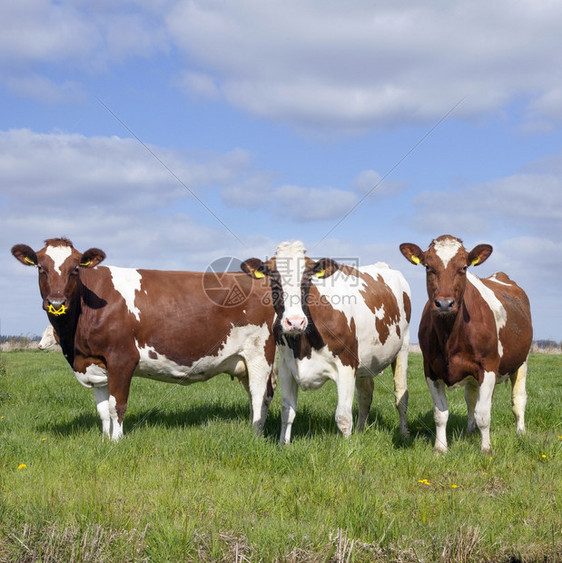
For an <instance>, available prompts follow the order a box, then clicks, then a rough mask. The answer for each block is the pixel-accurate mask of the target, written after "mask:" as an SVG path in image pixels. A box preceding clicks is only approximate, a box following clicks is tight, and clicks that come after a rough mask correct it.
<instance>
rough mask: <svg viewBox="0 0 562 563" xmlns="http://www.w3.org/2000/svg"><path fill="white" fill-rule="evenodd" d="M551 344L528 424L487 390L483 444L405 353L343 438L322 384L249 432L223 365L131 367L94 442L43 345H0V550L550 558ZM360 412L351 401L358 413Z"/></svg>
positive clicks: (558, 545)
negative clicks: (440, 408)
mask: <svg viewBox="0 0 562 563" xmlns="http://www.w3.org/2000/svg"><path fill="white" fill-rule="evenodd" d="M561 373H562V355H541V354H536V355H532V356H531V358H530V361H529V376H528V380H527V391H528V395H529V399H528V404H527V417H526V418H527V420H526V425H527V435H526V436H524V437H523V438H518V437H517V436H516V434H515V422H514V419H513V415H512V412H511V405H510V386H509V385H501V386H500V387H498V388H497V389H496V393H495V397H494V402H493V407H492V430H491V439H492V446H493V448H494V451H493V454H492V455H491V456H484V455H483V454H481V452H480V437H479V434H478V433H476V434H474V435H470V436H466V435H465V433H464V426H465V423H466V406H465V404H464V395H463V391H462V390H461V389H457V390H455V391H452V392H449V394H448V397H449V404H450V411H451V416H450V418H449V427H448V435H449V447H450V450H449V452H448V453H447V454H446V455H442V456H435V455H434V454H433V452H432V444H433V438H434V436H433V432H434V423H433V415H432V402H431V398H430V395H429V392H428V390H427V386H426V383H425V381H424V378H423V370H422V366H421V356H420V355H419V354H410V369H409V378H408V385H409V389H410V403H409V410H408V422H409V426H410V431H411V438H410V439H409V440H407V441H404V440H402V439H401V438H400V435H399V433H398V415H397V412H396V409H395V407H394V404H393V392H392V389H393V386H392V375H391V373H390V370H386V372H385V374H384V375H383V376H381V377H378V378H377V379H376V380H375V393H374V398H373V407H372V409H371V415H370V418H369V421H368V424H367V429H366V431H365V432H364V433H363V434H356V433H353V434H352V436H351V438H350V439H348V440H345V439H343V438H342V436H341V435H340V433H339V432H338V430H337V427H336V424H335V421H334V418H333V417H334V412H335V402H336V392H335V386H334V385H330V384H329V383H328V384H326V385H325V386H324V387H323V388H322V389H321V390H320V391H316V392H309V393H303V392H301V393H299V405H298V412H297V418H296V420H295V424H294V426H293V441H292V443H291V444H290V445H289V446H285V447H279V446H278V445H277V440H278V437H279V429H280V418H281V392H280V389H279V388H278V389H277V392H276V395H275V397H274V399H273V402H272V405H271V409H270V413H269V416H268V418H267V422H266V428H265V435H264V437H263V438H256V437H255V436H254V433H253V430H252V428H251V425H250V421H249V406H248V398H247V395H246V393H245V392H244V390H243V388H242V386H241V385H239V384H238V383H237V382H236V381H234V382H233V381H231V380H230V378H229V377H227V376H219V377H216V378H214V379H212V380H210V381H209V382H207V383H199V384H195V385H191V386H189V387H181V386H178V385H167V384H163V383H158V382H154V381H149V380H142V379H139V378H134V379H133V383H132V386H131V394H130V397H129V408H128V411H127V414H126V416H125V422H124V431H125V437H124V439H122V441H121V442H119V443H117V444H115V443H111V442H109V441H107V440H102V436H101V428H100V422H99V417H98V414H97V412H96V407H95V402H94V397H93V393H92V391H90V390H87V389H84V388H83V387H82V386H81V385H80V384H79V383H78V382H77V381H76V380H75V378H74V376H73V375H72V373H71V370H70V368H69V366H68V365H67V364H66V362H65V361H64V359H63V357H62V355H61V354H60V353H56V352H41V351H14V352H7V353H6V352H5V353H2V354H1V355H0V562H8V561H37V560H41V561H43V562H48V561H49V562H51V561H53V562H54V561H240V562H242V561H252V562H254V561H266V562H270V561H279V562H281V561H295V562H299V561H350V562H351V561H355V562H362V561H365V562H366V561H369V562H371V561H404V562H409V561H424V562H428V561H451V562H453V561H454V562H458V561H471V562H472V561H505V562H508V561H510V562H515V561H555V560H560V558H562V506H561V494H562V478H561V476H562V451H561V448H562V417H561V413H562V408H561V405H562V386H561V384H560V383H561V379H560V374H561ZM354 412H355V411H354Z"/></svg>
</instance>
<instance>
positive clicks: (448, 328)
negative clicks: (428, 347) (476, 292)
mask: <svg viewBox="0 0 562 563" xmlns="http://www.w3.org/2000/svg"><path fill="white" fill-rule="evenodd" d="M468 320H469V316H468V311H467V309H466V307H465V304H464V301H463V302H462V303H461V305H460V307H459V311H458V312H457V313H455V314H453V315H435V316H434V317H433V327H434V330H435V334H436V336H437V341H438V343H439V348H440V349H441V350H443V351H451V350H452V349H453V348H455V347H456V346H458V344H459V342H461V341H462V340H464V337H463V332H464V330H465V328H466V324H467V322H468Z"/></svg>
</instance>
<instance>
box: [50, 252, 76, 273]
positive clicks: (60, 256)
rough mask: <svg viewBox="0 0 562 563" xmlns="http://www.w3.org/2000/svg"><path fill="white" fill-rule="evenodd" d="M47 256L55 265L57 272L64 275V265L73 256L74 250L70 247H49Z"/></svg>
mask: <svg viewBox="0 0 562 563" xmlns="http://www.w3.org/2000/svg"><path fill="white" fill-rule="evenodd" d="M45 254H46V255H47V256H49V258H51V260H52V261H53V262H54V263H55V270H56V271H57V272H58V273H59V274H62V265H63V264H64V262H65V260H66V259H67V258H68V257H69V256H70V255H71V254H72V248H71V247H70V246H49V247H47V250H46V251H45Z"/></svg>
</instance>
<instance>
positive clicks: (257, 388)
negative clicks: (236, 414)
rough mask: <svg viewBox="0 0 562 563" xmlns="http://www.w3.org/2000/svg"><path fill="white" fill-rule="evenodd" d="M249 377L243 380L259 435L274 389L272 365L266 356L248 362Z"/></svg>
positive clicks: (253, 424)
mask: <svg viewBox="0 0 562 563" xmlns="http://www.w3.org/2000/svg"><path fill="white" fill-rule="evenodd" d="M246 365H247V370H248V377H247V378H244V379H243V380H242V383H243V384H244V387H245V389H246V391H247V392H248V397H249V399H250V416H251V419H252V426H253V427H254V430H255V431H256V434H257V435H258V436H261V434H263V427H264V425H265V419H266V417H267V412H268V410H269V405H270V403H271V399H272V398H273V390H272V384H271V371H272V366H271V365H269V364H268V363H267V361H266V360H265V358H260V359H259V360H258V359H255V360H253V361H251V362H247V364H246Z"/></svg>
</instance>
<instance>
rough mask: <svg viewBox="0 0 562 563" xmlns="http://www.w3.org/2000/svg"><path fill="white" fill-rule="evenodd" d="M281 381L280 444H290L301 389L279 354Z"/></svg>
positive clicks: (290, 352)
mask: <svg viewBox="0 0 562 563" xmlns="http://www.w3.org/2000/svg"><path fill="white" fill-rule="evenodd" d="M289 354H292V351H291V350H289ZM289 361H294V360H289ZM279 381H280V382H281V394H282V406H281V434H280V436H279V443H280V444H288V443H289V442H290V441H291V430H292V428H293V421H294V420H295V416H296V414H297V399H298V393H299V388H298V385H297V382H296V381H295V378H294V377H293V374H292V373H291V371H290V368H289V365H288V364H287V362H286V361H285V359H284V358H283V354H282V353H281V352H280V353H279Z"/></svg>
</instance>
